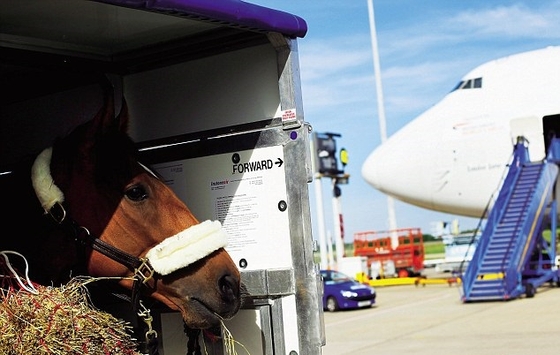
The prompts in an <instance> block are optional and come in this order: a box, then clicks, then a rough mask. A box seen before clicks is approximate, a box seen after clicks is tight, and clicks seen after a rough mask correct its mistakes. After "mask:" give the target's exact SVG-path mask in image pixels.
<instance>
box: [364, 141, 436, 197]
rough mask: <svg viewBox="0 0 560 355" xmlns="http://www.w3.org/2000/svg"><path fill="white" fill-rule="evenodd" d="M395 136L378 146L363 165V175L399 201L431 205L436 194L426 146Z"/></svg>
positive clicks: (375, 186)
mask: <svg viewBox="0 0 560 355" xmlns="http://www.w3.org/2000/svg"><path fill="white" fill-rule="evenodd" d="M394 138H398V137H392V138H391V139H389V140H387V141H386V142H385V143H383V144H382V145H380V146H379V147H377V148H376V149H375V150H374V151H373V152H372V153H370V155H369V156H368V157H367V158H366V160H365V161H364V163H363V165H362V177H363V178H364V180H365V181H366V182H367V183H368V184H370V185H371V186H373V187H374V188H375V189H377V190H379V191H380V192H383V193H385V194H387V195H390V196H393V197H395V198H397V199H399V200H402V201H405V202H408V203H413V204H416V205H420V206H425V207H429V206H431V205H432V203H433V201H432V194H431V190H432V189H431V188H432V186H430V182H429V177H428V174H426V172H427V170H429V169H430V167H429V166H427V164H426V154H427V152H426V151H425V149H424V148H426V147H422V146H420V147H418V146H410V145H407V144H406V143H407V141H408V142H410V141H409V140H406V139H405V140H404V141H403V139H394Z"/></svg>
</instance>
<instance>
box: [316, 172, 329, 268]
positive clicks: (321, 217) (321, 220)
mask: <svg viewBox="0 0 560 355" xmlns="http://www.w3.org/2000/svg"><path fill="white" fill-rule="evenodd" d="M314 180H315V181H314V185H315V202H316V205H317V224H318V225H317V227H318V228H319V251H320V254H321V270H325V269H327V268H328V259H327V243H326V240H327V236H326V234H325V213H324V211H323V190H322V189H321V177H318V176H315V179H314Z"/></svg>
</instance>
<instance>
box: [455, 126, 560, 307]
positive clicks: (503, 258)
mask: <svg viewBox="0 0 560 355" xmlns="http://www.w3.org/2000/svg"><path fill="white" fill-rule="evenodd" d="M559 163H560V139H558V138H552V140H551V143H550V146H549V150H548V153H547V156H546V158H545V159H544V160H543V161H540V162H531V161H530V160H529V152H528V149H527V145H526V140H525V139H524V138H523V137H518V139H517V144H516V145H515V147H514V153H513V160H512V163H511V164H510V166H509V170H508V173H507V175H506V177H505V179H504V182H503V184H502V187H501V188H500V191H499V194H498V197H497V199H496V201H495V203H494V206H493V207H492V209H491V210H490V213H489V215H488V219H487V222H486V226H485V228H484V231H483V232H482V235H481V236H480V239H479V241H478V245H477V247H476V250H475V252H474V254H473V256H472V259H471V261H470V262H469V264H468V266H467V269H466V271H465V272H464V273H463V274H462V275H461V276H460V278H461V286H462V295H461V298H462V301H463V302H472V301H490V300H509V299H513V298H517V297H520V296H522V295H523V294H525V295H526V296H527V297H533V296H534V294H535V292H536V290H537V288H538V287H540V286H541V285H543V284H544V283H545V282H551V283H556V284H557V285H559V280H560V277H559V275H560V274H559V271H558V269H557V267H556V265H555V261H556V224H557V207H556V198H555V194H554V187H555V185H556V179H557V176H558V164H559ZM547 228H549V229H550V238H548V239H549V240H548V241H547V240H546V238H544V237H543V231H544V230H545V229H547Z"/></svg>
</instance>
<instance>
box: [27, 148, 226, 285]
mask: <svg viewBox="0 0 560 355" xmlns="http://www.w3.org/2000/svg"><path fill="white" fill-rule="evenodd" d="M51 156H52V148H47V149H45V150H43V151H42V152H41V154H39V155H38V156H37V159H35V162H34V163H33V166H32V167H31V181H32V184H33V188H34V189H35V194H36V195H37V198H38V199H39V202H40V203H41V206H43V209H44V210H45V212H48V211H49V210H50V209H51V207H52V206H54V204H55V203H57V202H58V203H62V202H64V194H63V193H62V191H61V190H60V189H59V188H58V186H56V185H55V183H54V181H53V178H52V176H51V171H50V161H51ZM146 170H148V169H146ZM148 171H149V170H148ZM226 245H227V234H226V232H225V231H224V229H223V228H222V225H221V223H220V222H219V221H209V220H207V221H204V222H202V223H200V224H197V225H194V226H191V227H189V228H187V229H185V230H183V231H182V232H179V233H177V234H176V235H174V236H172V237H169V238H167V239H165V240H164V241H163V242H161V243H159V244H158V245H156V246H155V247H153V248H152V249H150V250H149V251H148V253H147V254H146V258H147V259H148V260H149V261H150V264H151V265H152V267H153V268H154V270H155V271H156V272H157V273H158V274H160V275H168V274H170V273H172V272H174V271H177V270H179V269H181V268H183V267H185V266H187V265H189V264H192V263H194V262H196V261H198V260H200V259H202V258H204V257H205V256H207V255H209V254H210V253H212V252H214V251H216V250H218V249H219V248H223V247H225V246H226Z"/></svg>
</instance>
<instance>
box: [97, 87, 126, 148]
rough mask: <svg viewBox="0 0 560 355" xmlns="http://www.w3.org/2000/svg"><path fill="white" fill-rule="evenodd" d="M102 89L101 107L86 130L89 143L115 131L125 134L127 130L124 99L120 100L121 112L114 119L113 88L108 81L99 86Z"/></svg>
mask: <svg viewBox="0 0 560 355" xmlns="http://www.w3.org/2000/svg"><path fill="white" fill-rule="evenodd" d="M101 86H102V88H103V107H101V109H100V110H99V111H98V112H97V114H96V115H95V117H94V118H93V120H92V122H91V126H90V128H89V130H88V135H89V136H90V140H89V141H90V142H95V141H96V139H95V138H96V137H98V136H104V135H105V134H107V133H108V132H114V131H115V130H116V131H118V132H122V133H127V130H128V106H127V104H126V101H125V99H124V97H123V98H122V104H121V112H120V113H119V115H118V116H116V117H115V94H114V89H113V86H112V85H111V83H110V82H109V81H104V82H102V84H101Z"/></svg>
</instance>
